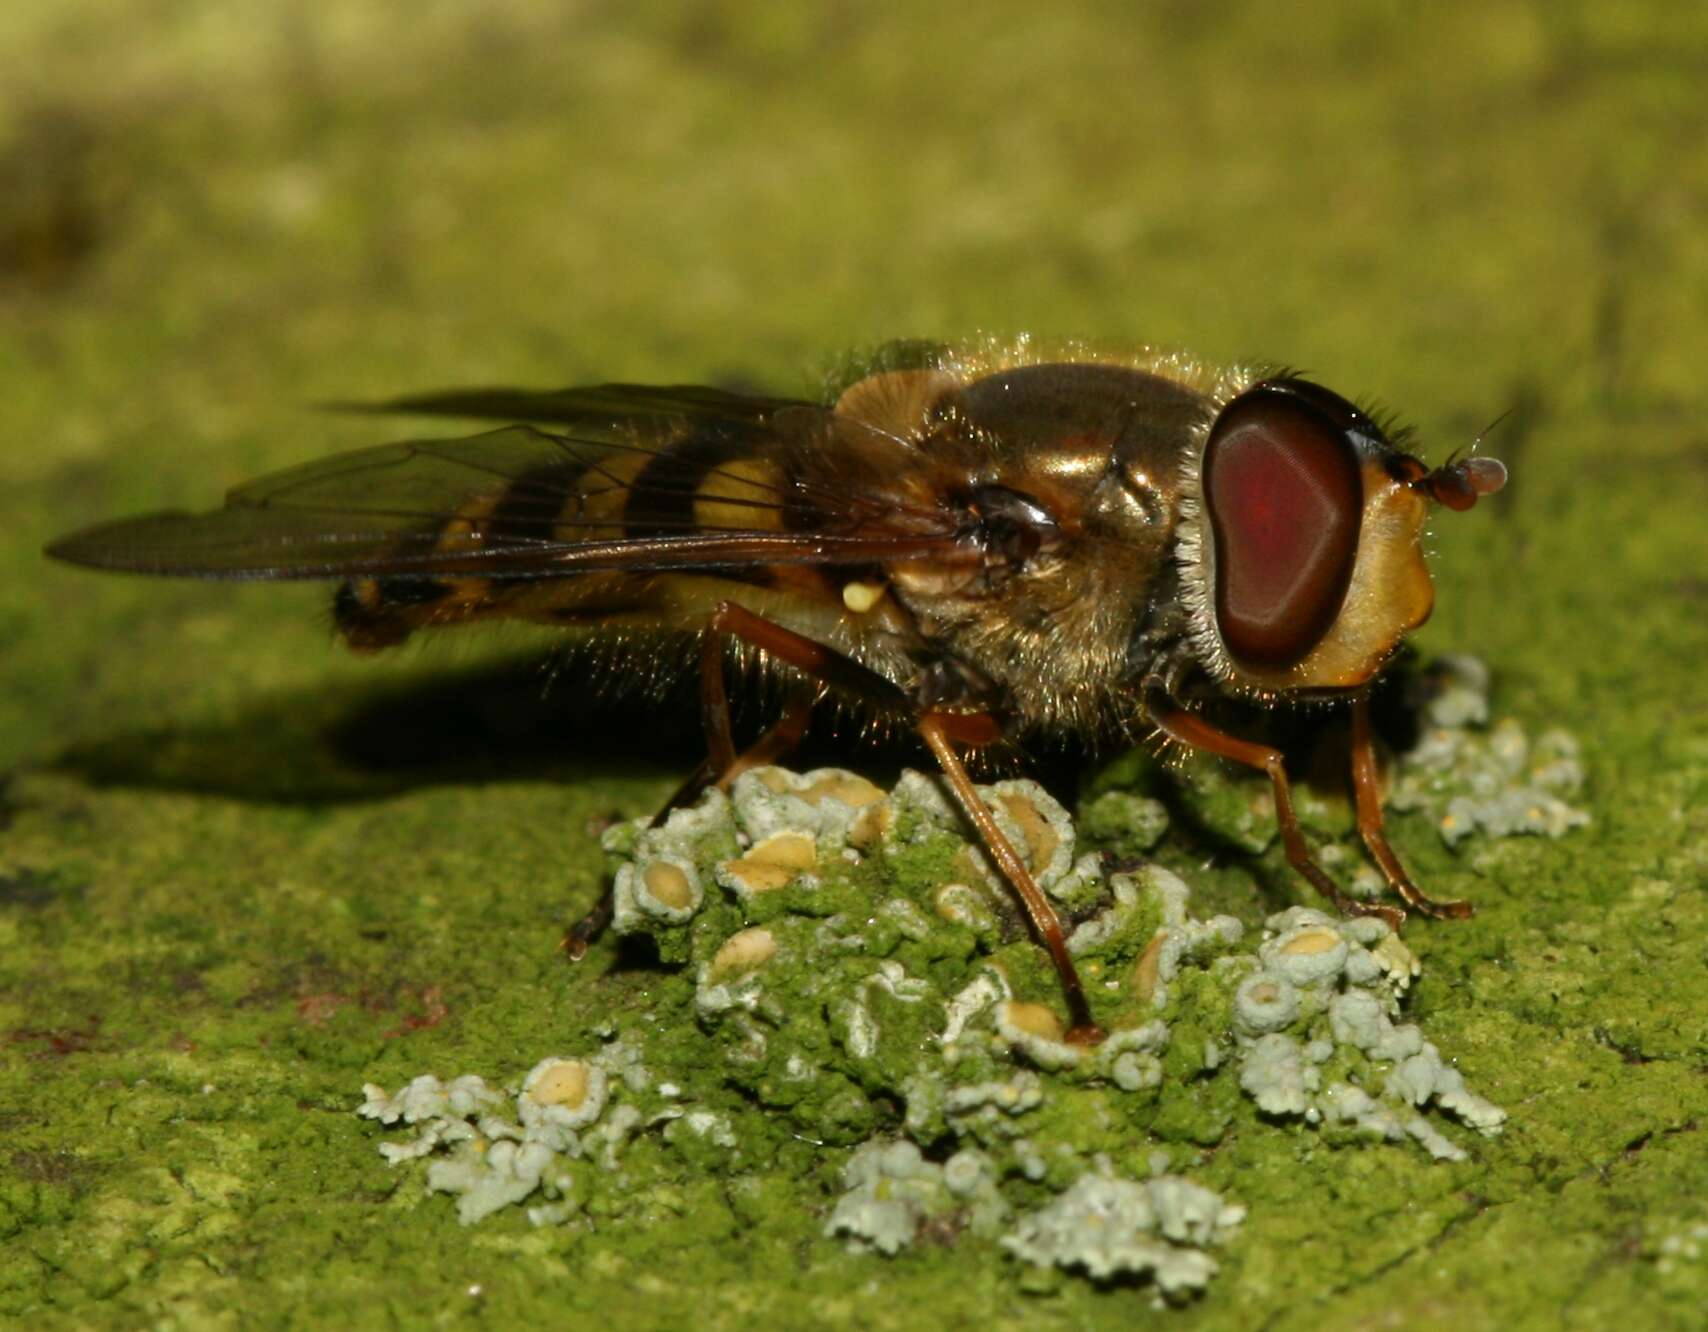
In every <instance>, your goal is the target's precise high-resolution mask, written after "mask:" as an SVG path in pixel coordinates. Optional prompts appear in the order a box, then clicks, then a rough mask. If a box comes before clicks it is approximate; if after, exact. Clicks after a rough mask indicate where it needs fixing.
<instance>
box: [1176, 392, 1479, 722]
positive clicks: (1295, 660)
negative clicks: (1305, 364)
mask: <svg viewBox="0 0 1708 1332" xmlns="http://www.w3.org/2000/svg"><path fill="white" fill-rule="evenodd" d="M1187 467H1188V475H1187V477H1186V478H1185V486H1184V490H1185V493H1186V496H1187V504H1186V507H1185V517H1186V522H1185V524H1184V527H1183V535H1182V541H1181V546H1180V550H1181V556H1182V564H1183V575H1184V578H1183V581H1184V590H1185V595H1186V600H1187V603H1188V606H1189V608H1190V611H1191V617H1192V639H1193V645H1194V648H1195V650H1196V655H1197V656H1198V658H1199V660H1200V661H1201V662H1203V664H1204V665H1205V666H1206V668H1207V669H1208V670H1209V672H1210V673H1211V675H1212V676H1214V677H1215V678H1216V679H1217V680H1218V682H1219V683H1220V684H1221V686H1222V687H1223V688H1224V689H1226V690H1228V691H1229V692H1232V693H1236V694H1241V695H1245V696H1248V697H1254V698H1258V699H1263V700H1268V701H1273V700H1274V699H1276V698H1278V697H1282V696H1294V697H1299V696H1309V695H1313V694H1318V693H1332V692H1336V691H1344V690H1349V689H1356V688H1358V687H1360V686H1362V685H1364V684H1365V683H1367V682H1368V681H1369V680H1370V679H1371V678H1372V677H1373V676H1374V675H1375V674H1376V673H1377V672H1378V671H1379V670H1380V669H1381V667H1382V664H1383V663H1384V662H1385V661H1386V660H1387V659H1388V657H1389V656H1390V655H1391V654H1392V653H1393V651H1394V649H1395V648H1396V647H1398V646H1399V643H1400V641H1401V639H1402V638H1404V636H1405V635H1406V634H1407V633H1408V632H1410V631H1411V630H1413V629H1415V628H1417V627H1418V626H1419V625H1420V624H1422V623H1423V622H1424V621H1425V620H1426V619H1428V618H1429V613H1430V610H1431V609H1432V608H1433V606H1434V602H1435V592H1434V588H1433V586H1432V585H1431V583H1430V579H1429V569H1428V567H1427V566H1426V564H1425V563H1424V558H1423V549H1422V544H1421V539H1422V535H1423V529H1424V523H1425V521H1426V519H1427V518H1428V515H1429V510H1430V506H1431V504H1442V505H1445V506H1447V507H1448V508H1451V509H1459V510H1462V509H1468V508H1470V507H1471V506H1472V505H1473V504H1475V503H1476V501H1477V499H1478V498H1479V497H1481V496H1483V495H1487V494H1492V493H1493V492H1494V491H1497V490H1499V489H1500V488H1501V486H1502V485H1503V484H1505V481H1506V469H1505V468H1504V467H1503V466H1502V465H1501V464H1500V463H1499V462H1497V461H1495V460H1494V459H1492V458H1466V459H1462V460H1457V461H1453V460H1450V461H1449V462H1448V463H1446V464H1444V465H1443V466H1441V467H1438V468H1435V469H1433V470H1432V469H1430V468H1429V467H1427V466H1426V465H1425V464H1424V463H1422V462H1421V461H1419V460H1418V459H1417V458H1414V457H1413V456H1411V455H1410V454H1408V453H1406V452H1404V451H1403V450H1401V449H1400V448H1398V447H1396V445H1395V444H1394V443H1393V442H1392V441H1391V440H1390V439H1389V438H1388V436H1387V435H1386V434H1385V433H1384V432H1383V431H1382V429H1381V427H1380V426H1378V425H1377V423H1376V422H1375V421H1373V420H1372V419H1371V418H1370V417H1369V416H1367V415H1366V414H1365V413H1364V412H1362V411H1360V410H1359V409H1358V408H1357V407H1355V406H1353V405H1352V403H1350V402H1348V401H1347V400H1346V399H1345V398H1342V397H1341V396H1340V395H1339V394H1336V393H1333V392H1331V391H1330V390H1328V389H1325V388H1323V387H1321V386H1320V385H1318V384H1314V383H1311V382H1310V381H1309V380H1305V379H1300V378H1296V377H1291V376H1283V377H1277V378H1272V379H1264V380H1260V381H1258V382H1256V383H1254V384H1252V385H1251V386H1250V387H1248V388H1246V389H1244V390H1243V391H1242V392H1240V393H1238V394H1237V395H1235V396H1234V397H1233V398H1231V399H1230V400H1229V401H1228V402H1227V404H1226V405H1225V406H1224V407H1222V409H1221V411H1220V412H1219V413H1217V414H1216V416H1215V417H1214V419H1213V420H1212V421H1211V422H1210V424H1209V425H1208V427H1207V429H1206V430H1205V432H1204V434H1203V440H1202V447H1201V448H1199V449H1196V450H1194V451H1193V453H1192V454H1191V455H1190V457H1189V459H1188V464H1187Z"/></svg>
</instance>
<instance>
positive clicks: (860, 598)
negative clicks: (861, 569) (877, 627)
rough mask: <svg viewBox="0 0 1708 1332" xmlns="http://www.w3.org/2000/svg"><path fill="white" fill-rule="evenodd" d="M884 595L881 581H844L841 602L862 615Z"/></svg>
mask: <svg viewBox="0 0 1708 1332" xmlns="http://www.w3.org/2000/svg"><path fill="white" fill-rule="evenodd" d="M883 597H884V585H883V584H882V583H844V584H843V585H842V604H843V605H844V606H846V607H848V609H849V610H851V611H853V612H854V613H855V614H856V615H864V614H865V613H866V612H867V611H869V610H871V609H872V607H873V606H876V605H877V604H878V603H879V602H880V601H882V600H883Z"/></svg>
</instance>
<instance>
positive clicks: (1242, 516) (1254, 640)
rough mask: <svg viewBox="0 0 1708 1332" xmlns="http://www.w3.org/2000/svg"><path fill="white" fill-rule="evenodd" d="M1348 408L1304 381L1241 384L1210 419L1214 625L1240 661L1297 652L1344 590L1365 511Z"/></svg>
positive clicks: (1284, 660) (1312, 641)
mask: <svg viewBox="0 0 1708 1332" xmlns="http://www.w3.org/2000/svg"><path fill="white" fill-rule="evenodd" d="M1364 434H1371V435H1373V434H1375V429H1374V427H1373V426H1372V425H1371V424H1370V423H1369V422H1368V421H1366V420H1365V418H1364V417H1363V416H1362V415H1361V414H1359V413H1358V412H1357V410H1356V409H1355V408H1353V406H1352V405H1351V404H1350V403H1348V402H1345V401H1344V400H1343V399H1341V398H1339V397H1337V396H1336V395H1334V394H1332V393H1329V392H1328V390H1326V389H1323V388H1320V387H1318V386H1317V385H1315V384H1308V383H1305V382H1304V381H1301V380H1273V381H1268V382H1265V383H1263V384H1259V385H1257V386H1256V387H1254V388H1251V389H1248V390H1247V391H1246V392H1245V393H1242V394H1241V395H1240V396H1239V397H1237V398H1235V399H1234V400H1233V401H1232V402H1230V403H1229V404H1228V405H1227V406H1226V407H1225V408H1223V409H1222V413H1221V415H1220V416H1218V417H1217V418H1216V424H1215V426H1214V428H1213V429H1212V430H1211V431H1210V441H1209V444H1208V445H1207V446H1206V448H1205V451H1204V501H1205V507H1206V508H1207V510H1208V512H1209V515H1210V531H1211V534H1212V538H1213V539H1214V541H1215V557H1216V622H1217V625H1218V627H1219V628H1220V630H1221V634H1222V641H1223V642H1224V643H1225V644H1226V645H1227V648H1228V651H1229V652H1231V653H1232V654H1233V655H1234V656H1235V657H1236V658H1237V659H1239V660H1240V661H1241V662H1244V663H1246V664H1247V665H1251V666H1259V667H1264V668H1268V669H1281V668H1285V667H1288V666H1292V665H1294V664H1296V663H1297V662H1299V661H1301V660H1303V659H1304V658H1305V656H1306V655H1307V654H1309V652H1310V651H1311V649H1312V648H1314V647H1315V646H1316V645H1317V644H1318V643H1319V642H1320V641H1321V640H1322V637H1323V635H1324V634H1325V633H1327V632H1328V629H1329V626H1330V625H1331V624H1333V623H1334V619H1335V616H1336V615H1338V614H1339V613H1340V606H1341V602H1342V601H1344V600H1345V598H1346V587H1347V584H1348V583H1349V582H1350V581H1351V578H1352V562H1353V558H1354V556H1355V555H1356V554H1357V553H1358V527H1359V519H1360V517H1361V514H1362V511H1363V483H1362V481H1361V480H1360V476H1359V463H1358V453H1357V450H1356V448H1355V445H1354V442H1353V441H1354V437H1355V436H1358V435H1364Z"/></svg>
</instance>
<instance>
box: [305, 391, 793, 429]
mask: <svg viewBox="0 0 1708 1332" xmlns="http://www.w3.org/2000/svg"><path fill="white" fill-rule="evenodd" d="M328 405H329V406H330V407H332V408H334V409H335V410H338V411H349V412H362V413H372V414H385V415H389V416H463V417H468V418H471V419H473V420H481V421H530V422H535V423H541V424H550V425H573V426H587V425H595V426H597V425H600V424H603V423H606V422H610V421H615V420H625V421H630V422H646V421H651V422H654V423H663V422H670V421H683V420H715V421H744V422H749V423H751V424H754V425H762V424H764V423H765V422H767V421H769V420H770V419H771V418H772V417H774V416H775V415H776V414H777V413H778V412H781V411H784V410H786V409H789V408H807V409H813V410H816V404H812V403H806V402H801V401H799V400H798V399H793V398H770V397H758V396H749V395H747V394H742V393H731V392H729V391H728V390H725V389H716V388H706V387H704V386H702V385H698V384H673V385H670V386H668V387H662V386H652V385H647V384H595V385H592V386H589V387H584V388H571V389H554V390H547V391H544V392H541V391H538V390H534V389H519V388H472V389H450V390H447V391H445V392H441V393H418V394H411V395H409V396H407V397H402V398H388V399H386V400H384V401H382V402H340V403H330V404H328Z"/></svg>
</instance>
